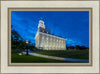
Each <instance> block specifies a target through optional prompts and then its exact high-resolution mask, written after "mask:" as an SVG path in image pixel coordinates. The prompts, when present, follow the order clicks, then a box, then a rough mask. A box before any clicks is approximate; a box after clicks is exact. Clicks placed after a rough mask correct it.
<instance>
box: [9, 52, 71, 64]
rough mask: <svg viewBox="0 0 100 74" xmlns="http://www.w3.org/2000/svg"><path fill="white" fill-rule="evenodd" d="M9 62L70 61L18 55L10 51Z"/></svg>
mask: <svg viewBox="0 0 100 74" xmlns="http://www.w3.org/2000/svg"><path fill="white" fill-rule="evenodd" d="M11 62H12V63H64V62H66V63H67V62H70V61H59V60H53V59H46V58H41V57H36V56H31V55H28V56H26V55H18V53H12V54H11Z"/></svg>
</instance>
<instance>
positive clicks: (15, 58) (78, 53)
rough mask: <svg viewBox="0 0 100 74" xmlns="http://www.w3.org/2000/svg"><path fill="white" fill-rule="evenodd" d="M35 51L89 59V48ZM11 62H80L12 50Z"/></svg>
mask: <svg viewBox="0 0 100 74" xmlns="http://www.w3.org/2000/svg"><path fill="white" fill-rule="evenodd" d="M33 52H34V53H39V54H43V55H51V56H57V57H64V58H78V59H89V51H88V50H67V51H61V50H44V51H33ZM11 62H12V63H78V62H71V61H60V60H54V59H47V58H42V57H37V56H32V55H28V56H26V55H18V53H14V52H12V54H11Z"/></svg>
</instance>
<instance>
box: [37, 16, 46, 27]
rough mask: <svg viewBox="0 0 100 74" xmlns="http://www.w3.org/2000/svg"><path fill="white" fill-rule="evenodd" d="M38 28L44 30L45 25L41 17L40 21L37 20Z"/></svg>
mask: <svg viewBox="0 0 100 74" xmlns="http://www.w3.org/2000/svg"><path fill="white" fill-rule="evenodd" d="M39 27H41V28H44V29H45V25H44V21H43V20H42V17H41V20H39V24H38V28H39Z"/></svg>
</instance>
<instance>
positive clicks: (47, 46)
mask: <svg viewBox="0 0 100 74" xmlns="http://www.w3.org/2000/svg"><path fill="white" fill-rule="evenodd" d="M35 47H37V48H38V49H40V50H66V39H65V38H62V37H59V36H55V35H52V34H51V33H50V30H48V29H46V28H45V25H44V21H43V20H42V19H41V20H39V24H38V31H37V33H36V36H35Z"/></svg>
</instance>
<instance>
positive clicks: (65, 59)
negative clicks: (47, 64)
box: [29, 52, 89, 63]
mask: <svg viewBox="0 0 100 74" xmlns="http://www.w3.org/2000/svg"><path fill="white" fill-rule="evenodd" d="M29 54H30V55H34V56H37V57H42V58H48V59H55V60H62V61H73V62H87V63H88V62H89V60H88V59H74V58H63V57H55V56H48V55H42V54H37V53H33V52H29Z"/></svg>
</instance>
